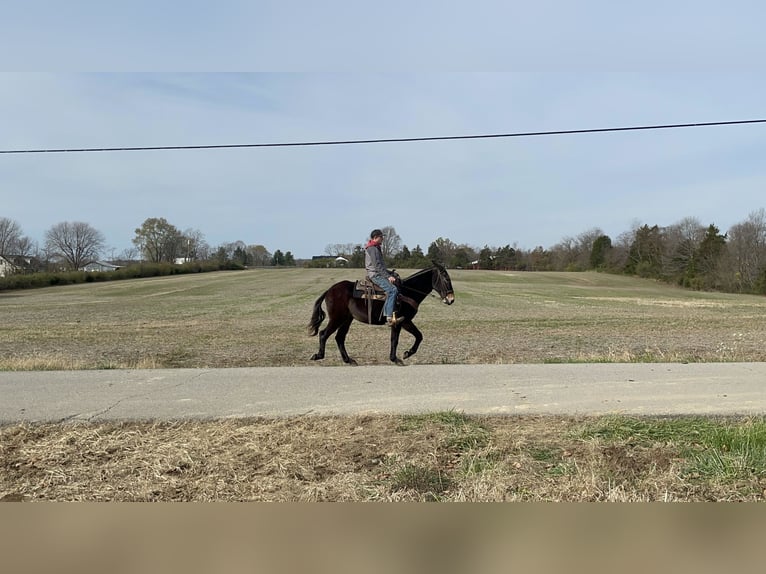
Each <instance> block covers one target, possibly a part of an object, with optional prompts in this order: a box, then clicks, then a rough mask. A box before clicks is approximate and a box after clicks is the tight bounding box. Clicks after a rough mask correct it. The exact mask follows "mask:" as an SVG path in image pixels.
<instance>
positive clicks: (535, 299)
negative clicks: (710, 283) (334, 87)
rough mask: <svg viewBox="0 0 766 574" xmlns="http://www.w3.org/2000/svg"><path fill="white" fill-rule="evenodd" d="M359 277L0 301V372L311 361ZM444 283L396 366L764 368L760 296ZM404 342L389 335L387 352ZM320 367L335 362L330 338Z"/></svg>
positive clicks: (512, 278)
mask: <svg viewBox="0 0 766 574" xmlns="http://www.w3.org/2000/svg"><path fill="white" fill-rule="evenodd" d="M401 273H402V276H406V275H407V274H409V271H408V270H402V271H401ZM361 275H362V272H361V270H354V269H319V270H317V269H256V270H248V271H239V272H218V273H204V274H195V275H182V276H173V277H160V278H150V279H139V280H131V281H117V282H106V283H90V284H85V285H74V286H64V287H52V288H46V289H38V290H30V291H15V292H9V293H4V292H0V310H1V311H2V315H3V327H2V329H1V330H0V370H43V369H124V368H175V367H192V368H194V367H221V368H225V367H243V366H293V365H307V364H311V363H310V362H309V360H308V359H309V357H310V356H311V355H312V354H313V353H314V352H315V351H316V347H317V338H316V337H313V338H312V337H308V336H307V332H306V325H307V324H308V321H309V318H310V315H311V309H312V304H313V302H314V300H315V299H316V298H317V297H318V296H319V295H320V294H321V293H322V292H323V291H324V290H325V289H326V288H328V287H329V286H330V285H332V284H333V283H335V282H336V281H339V280H342V279H356V278H359V277H361ZM451 276H452V279H453V284H454V288H455V292H456V302H455V304H454V305H452V306H449V307H448V306H446V305H444V304H442V303H441V302H440V301H439V299H438V298H436V297H433V298H428V299H426V301H424V303H423V304H422V305H421V308H420V311H419V313H418V315H417V317H416V319H415V323H416V325H417V326H418V327H419V328H420V330H421V331H422V332H423V335H424V341H423V344H422V346H421V348H420V350H419V352H418V353H417V354H416V355H415V356H414V357H412V358H411V359H409V360H408V361H409V362H410V363H413V364H415V363H420V364H454V363H463V364H481V363H541V362H572V361H578V362H597V361H598V362H604V361H608V362H635V361H648V362H683V361H691V362H694V361H706V362H711V361H763V360H764V359H766V344H764V343H766V321H764V320H763V318H764V316H765V313H764V312H765V311H766V297H760V296H751V295H734V294H721V293H700V292H693V291H686V290H683V289H680V288H675V287H672V286H668V285H665V284H662V283H657V282H654V281H650V280H643V279H636V278H631V277H623V276H615V275H607V274H599V273H524V272H516V273H512V272H508V273H504V272H488V271H467V270H453V271H451ZM324 324H325V325H326V324H327V323H326V322H325V323H324ZM388 335H389V334H388V331H387V329H386V328H385V327H369V326H367V325H363V324H361V323H358V322H355V323H354V324H353V325H352V327H351V331H350V333H349V336H348V339H347V347H348V351H349V353H350V355H351V356H352V357H354V358H355V359H356V360H357V361H358V362H359V363H360V364H366V365H373V364H387V363H388V362H389V361H388V353H387V349H388V338H389V336H388ZM411 341H412V338H411V337H410V335H409V334H407V333H404V332H403V333H402V337H401V342H400V356H401V353H402V352H403V351H404V350H406V349H407V348H408V347H409V345H410V343H411ZM321 364H326V365H337V364H341V361H340V357H339V354H338V352H337V348H336V346H335V343H334V340H330V341H328V346H327V357H326V358H325V359H324V361H323V362H322V363H321Z"/></svg>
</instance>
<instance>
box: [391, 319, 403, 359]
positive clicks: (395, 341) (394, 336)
mask: <svg viewBox="0 0 766 574" xmlns="http://www.w3.org/2000/svg"><path fill="white" fill-rule="evenodd" d="M401 330H402V325H396V326H394V327H391V352H390V353H389V355H388V358H389V359H391V362H392V363H396V364H397V365H403V364H404V362H403V361H402V360H401V359H400V358H399V357H397V356H396V348H397V347H398V346H399V333H400V332H401Z"/></svg>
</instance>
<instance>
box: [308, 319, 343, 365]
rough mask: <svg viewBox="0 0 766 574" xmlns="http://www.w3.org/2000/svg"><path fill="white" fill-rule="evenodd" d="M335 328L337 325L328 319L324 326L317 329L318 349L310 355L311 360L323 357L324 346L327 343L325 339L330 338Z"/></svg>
mask: <svg viewBox="0 0 766 574" xmlns="http://www.w3.org/2000/svg"><path fill="white" fill-rule="evenodd" d="M337 328H338V325H336V324H334V323H333V322H332V321H330V322H329V323H328V325H327V327H326V328H324V329H322V330H321V331H319V350H318V351H317V352H316V353H314V354H313V355H311V360H312V361H319V360H321V359H324V353H325V346H326V345H327V339H329V338H330V335H332V334H333V333H334V332H335V330H336V329H337Z"/></svg>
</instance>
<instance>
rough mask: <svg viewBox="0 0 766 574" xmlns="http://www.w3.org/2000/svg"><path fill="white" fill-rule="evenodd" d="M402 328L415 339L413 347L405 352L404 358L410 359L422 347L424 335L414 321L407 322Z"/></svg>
mask: <svg viewBox="0 0 766 574" xmlns="http://www.w3.org/2000/svg"><path fill="white" fill-rule="evenodd" d="M402 328H403V329H404V330H405V331H407V332H408V333H409V334H410V335H412V336H413V337H415V342H414V343H413V344H412V347H410V349H409V351H405V352H404V358H405V359H409V358H410V357H411V356H412V355H414V354H415V353H417V352H418V347H420V342H421V341H422V340H423V333H421V332H420V329H418V328H417V327H416V326H415V325H414V324H413V323H412V321H405V322H404V323H402Z"/></svg>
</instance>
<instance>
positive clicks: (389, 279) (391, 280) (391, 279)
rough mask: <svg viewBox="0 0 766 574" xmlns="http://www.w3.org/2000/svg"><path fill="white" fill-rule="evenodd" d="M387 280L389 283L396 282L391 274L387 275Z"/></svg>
mask: <svg viewBox="0 0 766 574" xmlns="http://www.w3.org/2000/svg"><path fill="white" fill-rule="evenodd" d="M388 282H389V283H396V277H394V276H393V275H392V276H391V277H389V278H388Z"/></svg>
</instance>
